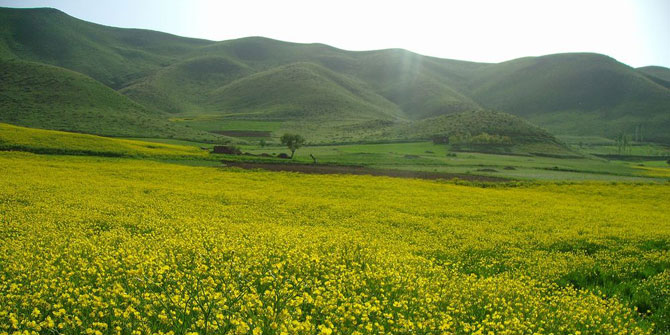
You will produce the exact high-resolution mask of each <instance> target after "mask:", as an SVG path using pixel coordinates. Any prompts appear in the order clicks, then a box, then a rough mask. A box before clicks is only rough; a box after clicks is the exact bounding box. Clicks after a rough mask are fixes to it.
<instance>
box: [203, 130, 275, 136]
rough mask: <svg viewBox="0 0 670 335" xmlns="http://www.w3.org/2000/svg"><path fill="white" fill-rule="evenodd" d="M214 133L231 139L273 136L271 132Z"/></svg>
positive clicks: (238, 131)
mask: <svg viewBox="0 0 670 335" xmlns="http://www.w3.org/2000/svg"><path fill="white" fill-rule="evenodd" d="M212 133H215V134H219V135H225V136H231V137H270V136H271V135H272V132H271V131H262V130H222V131H213V132H212Z"/></svg>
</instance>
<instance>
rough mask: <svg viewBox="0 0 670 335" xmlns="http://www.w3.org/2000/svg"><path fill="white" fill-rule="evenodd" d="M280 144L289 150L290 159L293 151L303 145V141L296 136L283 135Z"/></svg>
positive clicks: (300, 137)
mask: <svg viewBox="0 0 670 335" xmlns="http://www.w3.org/2000/svg"><path fill="white" fill-rule="evenodd" d="M281 144H283V145H285V146H286V147H287V148H288V149H289V150H291V159H293V155H294V154H295V151H296V150H298V149H299V148H300V147H302V145H303V144H305V139H304V138H303V137H302V136H300V135H298V134H288V133H287V134H284V135H282V137H281Z"/></svg>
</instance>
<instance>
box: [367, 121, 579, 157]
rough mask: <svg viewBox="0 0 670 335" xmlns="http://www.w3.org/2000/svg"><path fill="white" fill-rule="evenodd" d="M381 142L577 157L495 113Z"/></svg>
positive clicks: (407, 128)
mask: <svg viewBox="0 0 670 335" xmlns="http://www.w3.org/2000/svg"><path fill="white" fill-rule="evenodd" d="M379 138H394V139H406V140H426V139H428V140H430V139H434V140H435V141H438V142H446V144H450V145H451V146H452V147H453V148H460V149H468V150H475V151H483V152H510V153H517V154H521V153H544V154H552V155H567V156H574V155H577V154H576V153H575V152H572V151H571V150H570V149H568V148H567V147H566V146H565V145H564V144H562V143H561V142H560V141H558V140H557V139H556V138H555V137H554V136H553V135H551V134H549V133H548V132H547V131H546V130H544V129H542V128H539V127H537V126H535V125H532V124H530V123H528V122H527V121H525V120H523V119H522V118H520V117H517V116H513V115H510V114H507V113H502V112H495V111H469V112H463V113H455V114H448V115H442V116H438V117H433V118H428V119H423V120H419V121H414V122H411V123H406V124H400V125H396V126H392V127H390V128H389V129H388V130H386V131H384V132H383V133H382V134H381V135H379Z"/></svg>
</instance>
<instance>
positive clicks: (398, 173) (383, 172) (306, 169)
mask: <svg viewBox="0 0 670 335" xmlns="http://www.w3.org/2000/svg"><path fill="white" fill-rule="evenodd" d="M223 163H224V164H225V165H226V166H228V167H238V168H242V169H263V170H268V171H290V172H300V173H308V174H352V175H372V176H388V177H398V178H418V179H454V178H458V179H463V180H468V181H483V182H505V181H509V179H505V178H500V177H490V176H478V175H470V174H459V173H443V172H428V171H408V170H395V169H373V168H368V167H364V166H344V165H314V164H290V163H287V164H281V163H278V164H277V163H242V162H226V161H224V162H223Z"/></svg>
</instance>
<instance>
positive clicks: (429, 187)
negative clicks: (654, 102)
mask: <svg viewBox="0 0 670 335" xmlns="http://www.w3.org/2000/svg"><path fill="white" fill-rule="evenodd" d="M0 176H2V178H0V334H254V335H258V334H648V333H663V332H667V331H670V330H669V328H668V327H669V325H668V322H667V319H666V317H668V316H670V302H669V301H670V246H669V243H670V210H669V209H670V205H669V204H670V187H669V186H668V185H667V184H665V185H634V184H618V185H612V184H601V183H584V184H564V185H559V184H537V185H528V186H521V187H494V188H483V187H474V186H463V185H454V184H451V183H446V182H436V181H421V180H406V179H405V180H403V179H394V178H386V177H370V176H336V175H327V176H326V175H299V174H291V173H272V172H261V171H241V170H239V171H238V170H222V169H216V168H203V167H187V166H180V165H171V164H164V163H158V162H148V161H141V160H132V159H119V158H91V157H64V156H39V155H33V154H27V153H0ZM636 308H637V309H638V310H637V311H636V310H635V309H636Z"/></svg>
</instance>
